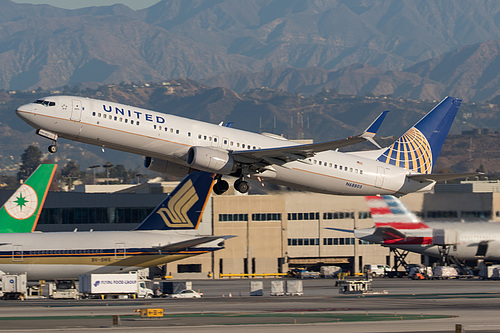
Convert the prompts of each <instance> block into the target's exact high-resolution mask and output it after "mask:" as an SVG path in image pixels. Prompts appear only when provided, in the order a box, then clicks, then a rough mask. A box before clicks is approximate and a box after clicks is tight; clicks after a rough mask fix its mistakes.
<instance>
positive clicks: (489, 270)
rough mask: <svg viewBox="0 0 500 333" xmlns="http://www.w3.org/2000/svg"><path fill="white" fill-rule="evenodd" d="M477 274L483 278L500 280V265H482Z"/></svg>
mask: <svg viewBox="0 0 500 333" xmlns="http://www.w3.org/2000/svg"><path fill="white" fill-rule="evenodd" d="M479 276H480V277H481V278H482V279H483V280H487V279H491V280H500V265H490V266H483V267H481V270H480V271H479Z"/></svg>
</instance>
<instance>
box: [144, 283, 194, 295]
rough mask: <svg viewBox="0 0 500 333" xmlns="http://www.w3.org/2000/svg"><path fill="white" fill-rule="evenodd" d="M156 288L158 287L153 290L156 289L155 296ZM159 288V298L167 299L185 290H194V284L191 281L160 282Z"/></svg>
mask: <svg viewBox="0 0 500 333" xmlns="http://www.w3.org/2000/svg"><path fill="white" fill-rule="evenodd" d="M155 285H156V282H155ZM156 288H157V287H156V286H155V287H154V288H153V289H155V295H156ZM158 288H159V292H160V295H157V296H161V297H165V296H168V295H172V294H177V293H178V292H180V291H181V290H184V289H193V283H192V282H191V281H160V282H158Z"/></svg>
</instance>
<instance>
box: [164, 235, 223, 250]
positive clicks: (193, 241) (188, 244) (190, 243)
mask: <svg viewBox="0 0 500 333" xmlns="http://www.w3.org/2000/svg"><path fill="white" fill-rule="evenodd" d="M221 238H223V239H227V238H228V237H226V236H204V237H198V238H194V239H189V240H186V241H183V242H177V243H173V244H169V245H164V246H157V247H156V249H158V250H160V251H162V252H172V251H178V250H182V249H186V248H188V247H192V246H196V245H200V244H204V243H208V242H211V241H214V240H216V239H221Z"/></svg>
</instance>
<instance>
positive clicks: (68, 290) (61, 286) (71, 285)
mask: <svg viewBox="0 0 500 333" xmlns="http://www.w3.org/2000/svg"><path fill="white" fill-rule="evenodd" d="M50 297H52V298H54V299H70V298H72V299H80V292H79V291H78V288H77V287H76V285H75V281H73V280H66V281H57V283H56V284H55V290H53V291H52V294H51V296H50Z"/></svg>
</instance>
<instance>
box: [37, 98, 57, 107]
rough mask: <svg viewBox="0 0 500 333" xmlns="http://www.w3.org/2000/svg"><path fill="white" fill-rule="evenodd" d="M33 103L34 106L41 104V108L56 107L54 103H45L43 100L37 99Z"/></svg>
mask: <svg viewBox="0 0 500 333" xmlns="http://www.w3.org/2000/svg"><path fill="white" fill-rule="evenodd" d="M34 103H35V104H42V105H43V106H55V105H56V102H50V101H46V100H43V99H37V100H36V101H35V102H34Z"/></svg>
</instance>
